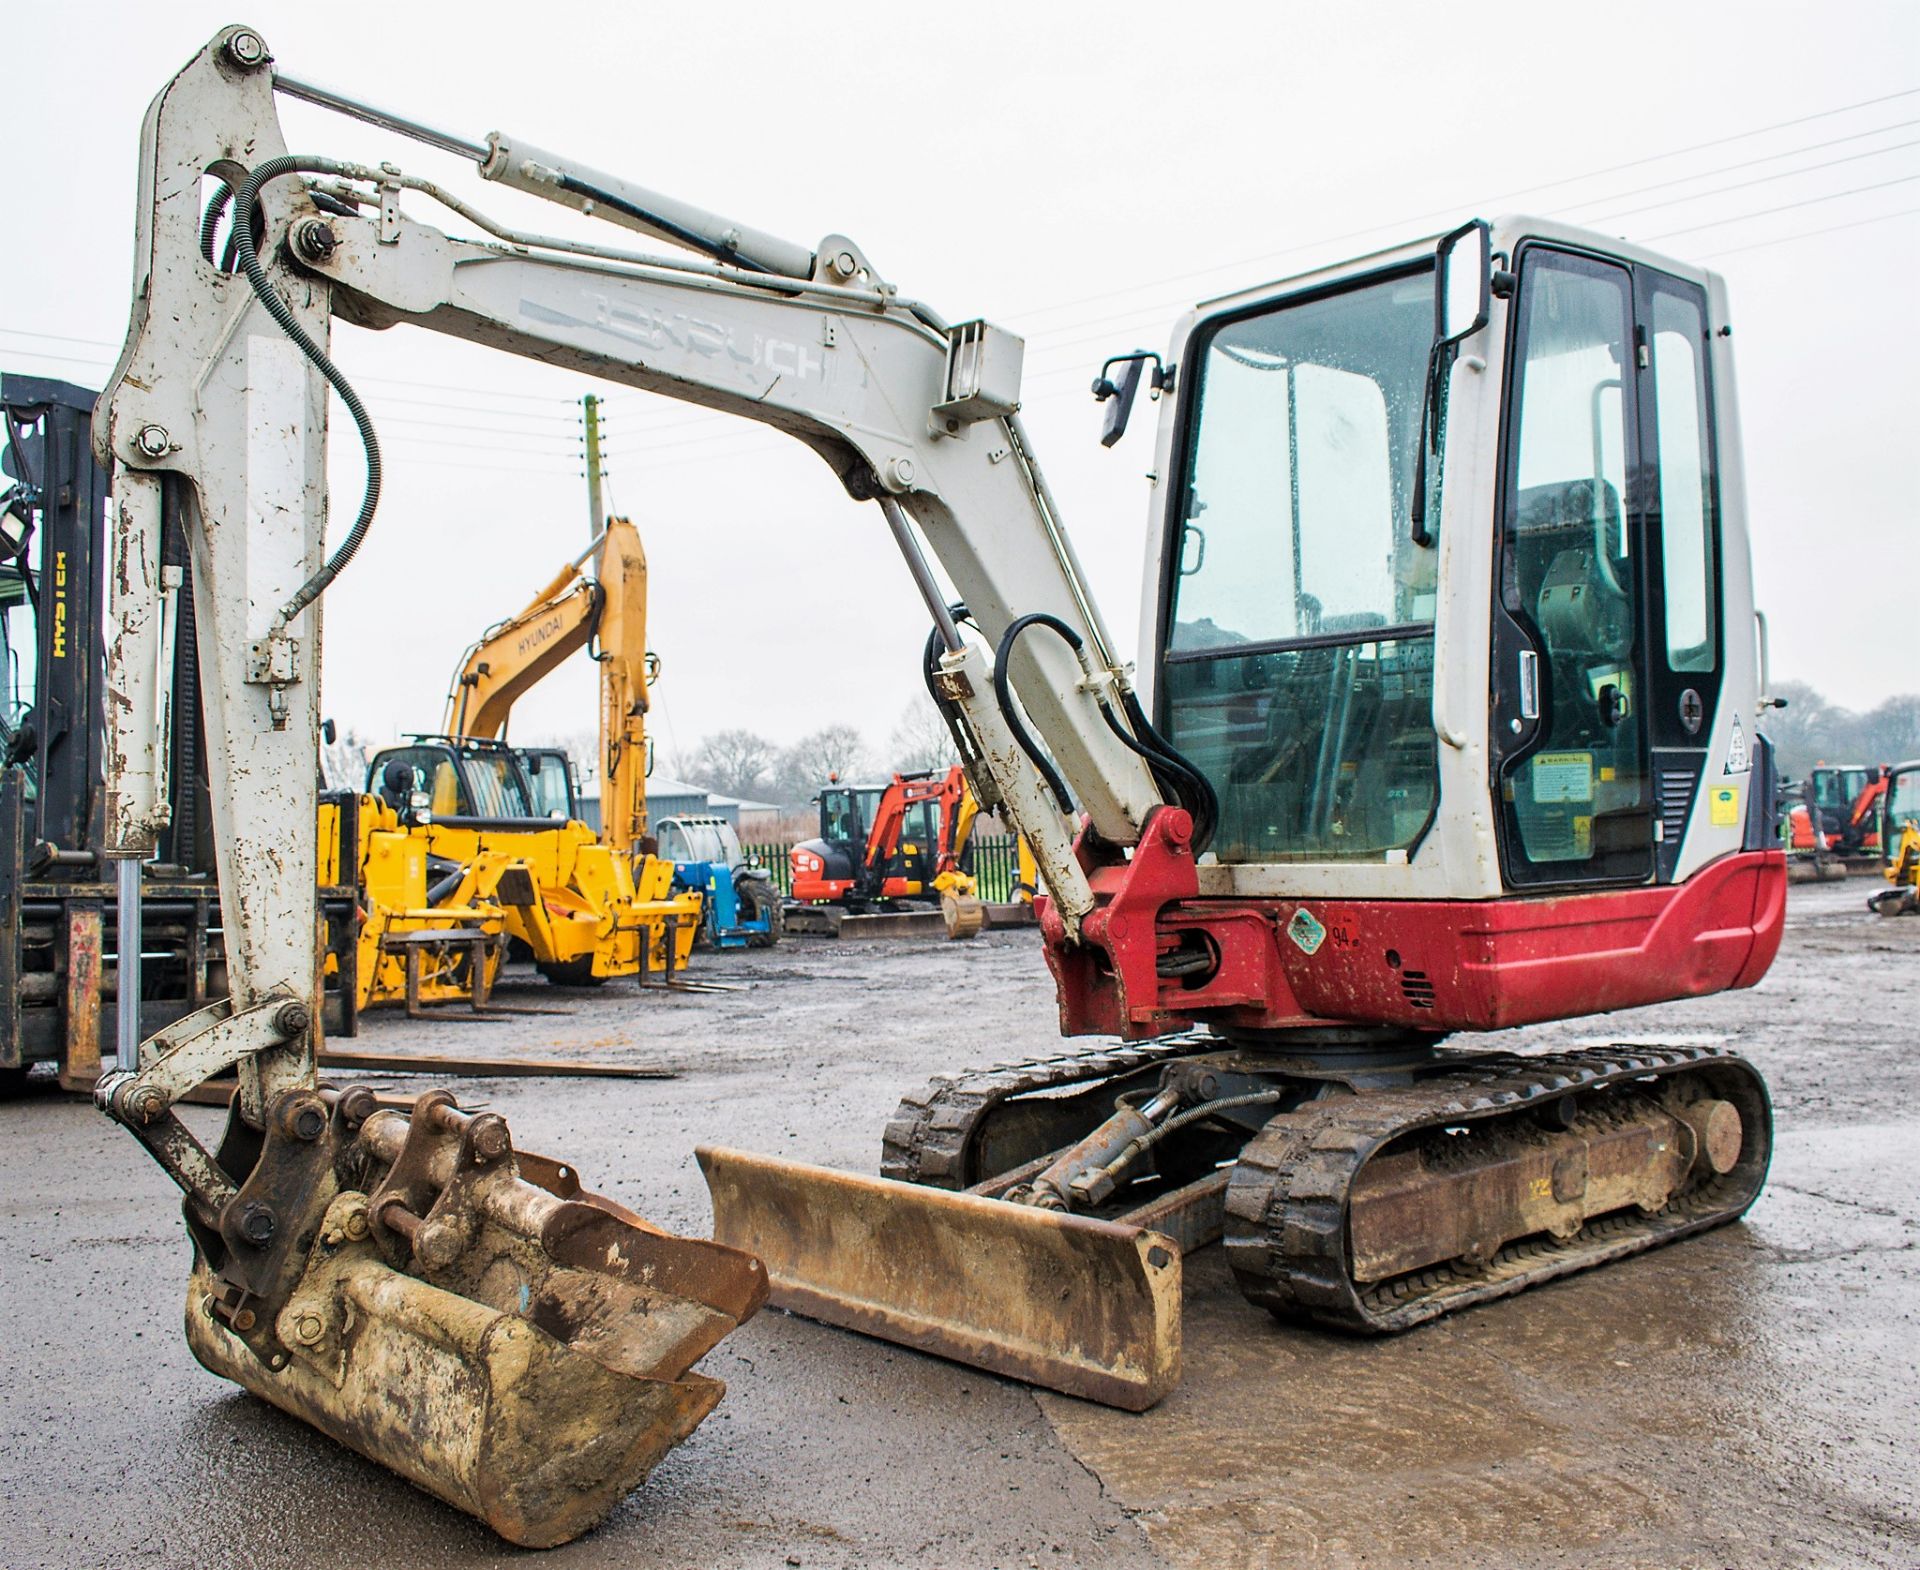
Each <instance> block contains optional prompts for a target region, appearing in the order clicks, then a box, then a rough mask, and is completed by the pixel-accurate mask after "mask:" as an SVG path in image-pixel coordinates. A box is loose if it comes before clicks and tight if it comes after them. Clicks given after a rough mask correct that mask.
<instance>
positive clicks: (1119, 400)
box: [1093, 349, 1173, 447]
mask: <svg viewBox="0 0 1920 1570" xmlns="http://www.w3.org/2000/svg"><path fill="white" fill-rule="evenodd" d="M1149 360H1151V361H1152V362H1153V379H1152V380H1151V381H1150V382H1149V383H1148V384H1147V385H1148V387H1149V388H1150V389H1151V392H1152V396H1153V397H1155V398H1158V397H1159V396H1160V395H1161V394H1162V393H1163V392H1170V391H1172V389H1173V367H1172V366H1170V365H1162V364H1161V363H1160V356H1159V355H1157V354H1155V353H1154V352H1153V351H1152V350H1151V349H1135V350H1134V351H1133V353H1131V354H1116V355H1113V356H1112V357H1110V358H1109V359H1108V360H1107V362H1106V364H1104V365H1102V366H1101V367H1100V374H1099V375H1098V376H1096V377H1095V378H1094V379H1093V396H1094V397H1095V398H1096V399H1097V400H1098V401H1099V402H1101V403H1104V404H1105V405H1106V406H1107V412H1106V415H1105V417H1104V418H1103V419H1102V420H1101V422H1100V445H1101V446H1102V447H1111V446H1113V444H1114V443H1115V442H1117V441H1119V440H1120V438H1121V437H1122V436H1125V435H1126V434H1127V421H1128V420H1130V419H1131V418H1132V417H1133V400H1134V398H1135V397H1136V396H1137V395H1138V393H1139V391H1140V376H1141V373H1142V372H1143V371H1144V370H1145V369H1146V366H1147V361H1149ZM1116 365H1117V366H1119V367H1121V370H1120V375H1119V378H1118V380H1116V379H1115V377H1114V374H1113V368H1114V367H1115V366H1116Z"/></svg>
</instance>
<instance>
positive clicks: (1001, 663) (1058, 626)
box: [993, 611, 1085, 817]
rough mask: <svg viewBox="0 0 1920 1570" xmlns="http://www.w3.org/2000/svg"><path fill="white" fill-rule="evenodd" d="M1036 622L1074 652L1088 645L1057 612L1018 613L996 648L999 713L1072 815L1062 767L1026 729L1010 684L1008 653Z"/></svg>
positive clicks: (1071, 806) (1066, 810) (996, 684)
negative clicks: (1063, 641) (1057, 635)
mask: <svg viewBox="0 0 1920 1570" xmlns="http://www.w3.org/2000/svg"><path fill="white" fill-rule="evenodd" d="M1036 626H1037V627H1046V628H1049V629H1051V630H1052V631H1054V632H1056V633H1058V634H1059V635H1060V636H1061V637H1062V638H1064V639H1065V640H1066V643H1067V647H1068V648H1070V649H1072V650H1073V652H1074V653H1075V654H1079V653H1080V652H1081V650H1082V649H1083V648H1084V647H1085V645H1084V643H1083V642H1082V640H1081V637H1080V634H1079V633H1077V632H1075V631H1074V630H1073V628H1072V627H1070V626H1068V625H1067V623H1065V622H1064V621H1062V620H1061V619H1060V618H1059V617H1058V616H1054V615H1051V614H1050V613H1048V612H1046V611H1034V612H1032V613H1030V614H1028V615H1026V616H1019V617H1016V618H1015V619H1014V621H1013V623H1012V625H1010V626H1009V627H1008V628H1007V630H1006V631H1005V632H1004V633H1003V634H1002V635H1001V637H1000V646H999V648H997V649H995V650H994V651H993V696H994V699H995V701H997V702H998V703H999V705H1000V713H1001V714H1002V715H1003V716H1004V717H1005V719H1006V722H1007V729H1008V730H1010V731H1012V732H1013V739H1014V740H1015V741H1016V742H1018V743H1019V744H1020V750H1021V751H1022V752H1024V753H1025V754H1026V755H1027V757H1028V758H1029V759H1031V760H1032V763H1033V766H1034V767H1035V768H1036V769H1038V770H1039V771H1040V777H1041V778H1042V779H1043V780H1045V781H1046V782H1047V789H1049V790H1050V791H1052V792H1053V799H1054V800H1055V801H1056V802H1058V803H1059V804H1060V810H1061V811H1062V812H1063V813H1065V814H1066V815H1067V816H1069V817H1071V816H1072V815H1073V793H1072V792H1071V791H1069V790H1068V789H1067V782H1066V781H1065V780H1063V779H1062V778H1061V777H1060V771H1059V770H1058V769H1056V768H1055V767H1054V766H1053V759H1051V758H1049V757H1048V756H1047V755H1046V753H1044V752H1042V751H1041V750H1040V744H1039V743H1038V742H1037V741H1035V740H1034V739H1033V733H1032V732H1031V731H1029V730H1028V729H1027V726H1026V722H1025V721H1024V720H1022V719H1021V718H1020V711H1019V709H1018V708H1017V707H1016V706H1015V705H1014V701H1013V688H1012V686H1011V685H1009V682H1008V678H1007V656H1008V655H1009V654H1011V653H1012V652H1013V645H1014V641H1015V640H1016V639H1017V638H1019V636H1020V634H1021V633H1023V632H1025V631H1026V630H1027V629H1028V628H1029V627H1036Z"/></svg>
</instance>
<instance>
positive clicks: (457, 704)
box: [442, 534, 645, 741]
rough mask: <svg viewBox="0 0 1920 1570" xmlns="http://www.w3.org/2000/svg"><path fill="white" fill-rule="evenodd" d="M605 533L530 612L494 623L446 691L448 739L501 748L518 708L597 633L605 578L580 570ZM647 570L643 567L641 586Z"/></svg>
mask: <svg viewBox="0 0 1920 1570" xmlns="http://www.w3.org/2000/svg"><path fill="white" fill-rule="evenodd" d="M605 538H606V536H605V535H604V534H602V535H600V536H599V537H597V538H596V539H595V540H594V542H593V544H592V545H591V546H590V547H588V549H587V550H586V551H585V552H584V553H583V554H582V555H580V556H577V557H575V558H574V559H573V560H572V561H570V562H568V563H567V565H566V566H565V567H563V568H562V569H561V570H560V571H559V572H558V573H556V574H555V575H554V578H553V581H552V582H551V583H549V584H548V585H547V586H546V587H545V588H544V589H542V590H541V591H540V592H539V593H538V594H536V595H535V596H534V597H533V599H532V601H531V602H530V603H529V604H528V605H527V607H526V608H525V609H524V610H522V611H519V612H517V613H516V614H514V615H512V616H509V617H508V618H507V619H506V620H505V621H502V622H496V623H495V624H494V625H493V626H491V627H489V628H488V629H487V630H486V631H485V632H484V633H482V634H481V636H480V638H479V639H478V641H476V642H475V643H474V645H473V646H472V647H471V648H470V649H468V650H467V652H466V653H465V654H464V655H462V656H461V658H460V668H459V669H458V670H456V671H455V672H454V674H453V684H452V685H451V686H450V687H448V689H447V712H446V720H445V722H444V724H443V725H442V729H443V730H444V731H445V732H446V734H447V735H449V736H458V737H462V738H471V739H473V740H475V741H497V740H499V739H500V738H502V737H504V736H505V735H506V731H507V720H508V718H509V716H510V715H511V714H512V713H513V706H514V705H515V704H516V703H518V702H519V701H520V699H521V698H522V697H524V696H525V695H526V694H527V693H528V692H529V691H530V690H531V689H532V688H533V687H534V686H536V685H537V684H538V683H540V682H541V681H543V680H544V679H545V678H546V677H547V676H549V675H550V674H551V673H552V672H554V671H555V670H557V669H559V667H560V666H562V665H564V664H565V663H566V662H567V660H568V659H570V658H571V657H572V656H573V654H574V653H575V652H576V651H577V650H580V649H584V648H586V647H587V645H588V644H590V643H591V642H592V641H593V640H594V638H595V637H596V636H597V635H598V634H599V631H600V623H601V618H602V616H603V614H604V612H605V609H606V590H605V589H604V588H603V586H602V584H601V582H600V579H599V578H598V577H597V576H595V575H593V574H590V573H587V572H585V571H583V570H582V569H583V568H584V567H585V565H586V563H587V561H588V560H589V559H590V558H592V557H594V556H596V555H598V554H599V551H600V547H601V544H602V542H603V541H604V540H605ZM644 572H645V568H644V566H643V567H642V574H643V578H642V581H643V583H644Z"/></svg>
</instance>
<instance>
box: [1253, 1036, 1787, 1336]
mask: <svg viewBox="0 0 1920 1570" xmlns="http://www.w3.org/2000/svg"><path fill="white" fill-rule="evenodd" d="M1693 1074H1699V1075H1700V1076H1701V1077H1703V1078H1706V1079H1709V1080H1710V1081H1712V1082H1713V1086H1714V1090H1715V1093H1716V1094H1720V1095H1728V1094H1729V1093H1731V1099H1733V1100H1734V1101H1735V1103H1736V1105H1737V1106H1738V1108H1739V1111H1740V1115H1741V1118H1742V1121H1743V1122H1744V1123H1745V1124H1746V1126H1747V1128H1748V1130H1749V1140H1751V1138H1752V1136H1753V1133H1754V1131H1755V1124H1756V1120H1757V1121H1758V1125H1759V1133H1760V1134H1761V1135H1762V1136H1763V1138H1762V1143H1761V1145H1760V1147H1759V1149H1758V1152H1757V1154H1756V1153H1752V1150H1753V1147H1752V1146H1751V1144H1750V1143H1749V1144H1748V1146H1747V1148H1746V1149H1743V1152H1742V1157H1741V1160H1740V1162H1739V1163H1738V1164H1737V1165H1736V1166H1735V1167H1734V1169H1733V1171H1732V1172H1730V1173H1728V1174H1727V1175H1726V1176H1725V1177H1719V1178H1714V1179H1712V1180H1710V1181H1708V1182H1706V1183H1703V1184H1697V1185H1695V1186H1694V1187H1692V1188H1689V1189H1686V1190H1683V1191H1682V1192H1681V1193H1680V1194H1678V1195H1676V1196H1675V1198H1674V1199H1673V1200H1672V1202H1670V1203H1669V1204H1668V1205H1667V1207H1666V1208H1665V1209H1663V1210H1661V1211H1659V1212H1658V1213H1656V1214H1654V1215H1643V1214H1641V1213H1640V1212H1638V1211H1630V1212H1617V1213H1615V1214H1613V1215H1609V1216H1603V1217H1600V1218H1598V1219H1597V1220H1595V1221H1592V1222H1590V1223H1588V1225H1587V1226H1585V1227H1584V1228H1582V1229H1581V1231H1579V1232H1578V1233H1576V1234H1575V1235H1574V1236H1573V1237H1571V1238H1569V1239H1567V1240H1565V1241H1564V1242H1562V1241H1558V1240H1555V1239H1552V1238H1531V1239H1525V1240H1522V1241H1520V1242H1518V1243H1515V1244H1512V1245H1509V1246H1508V1247H1507V1248H1504V1249H1502V1250H1501V1251H1500V1252H1499V1253H1498V1254H1496V1255H1494V1256H1493V1258H1492V1259H1491V1260H1489V1261H1488V1262H1487V1264H1486V1265H1485V1266H1483V1267H1479V1268H1474V1267H1471V1266H1467V1265H1439V1266H1434V1267H1432V1268H1430V1269H1427V1270H1423V1271H1418V1272H1415V1273H1413V1274H1412V1275H1410V1276H1406V1277H1400V1278H1397V1279H1395V1280H1393V1281H1389V1282H1383V1283H1379V1284H1376V1285H1374V1286H1371V1287H1362V1286H1360V1285H1359V1284H1358V1283H1356V1282H1355V1281H1354V1280H1353V1279H1352V1277H1351V1275H1350V1273H1349V1266H1348V1262H1347V1245H1346V1231H1347V1195H1348V1192H1349V1190H1350V1189H1351V1187H1352V1185H1353V1181H1354V1179H1355V1178H1356V1177H1357V1175H1358V1174H1359V1172H1360V1169H1361V1167H1362V1166H1363V1165H1364V1164H1365V1163H1366V1161H1367V1160H1368V1158H1369V1157H1371V1156H1373V1155H1374V1154H1375V1153H1376V1152H1378V1151H1380V1150H1381V1149H1382V1148H1383V1147H1384V1146H1386V1145H1387V1144H1388V1143H1390V1142H1391V1141H1393V1140H1395V1139H1398V1138H1400V1137H1401V1136H1403V1135H1406V1134H1409V1133H1414V1132H1417V1131H1419V1130H1421V1129H1433V1128H1445V1127H1449V1126H1453V1125H1457V1124H1468V1125H1471V1124H1474V1123H1480V1122H1486V1121H1488V1120H1489V1119H1492V1118H1504V1117H1505V1116H1508V1115H1511V1114H1512V1113H1514V1112H1518V1111H1522V1110H1524V1109H1525V1108H1527V1107H1528V1106H1530V1105H1535V1104H1539V1103H1544V1102H1548V1101H1551V1100H1553V1099H1554V1098H1556V1097H1559V1096H1563V1095H1565V1094H1567V1093H1568V1092H1569V1091H1581V1090H1590V1089H1599V1088H1602V1087H1604V1086H1608V1085H1612V1084H1618V1083H1620V1082H1623V1081H1630V1080H1634V1079H1639V1078H1643V1077H1645V1076H1648V1075H1658V1076H1660V1077H1661V1078H1671V1077H1674V1076H1676V1075H1693ZM1771 1144H1772V1120H1771V1111H1770V1108H1769V1106H1768V1102H1767V1093H1766V1086H1765V1083H1764V1081H1762V1080H1761V1078H1760V1076H1759V1074H1758V1073H1757V1072H1756V1071H1755V1070H1754V1069H1753V1067H1752V1066H1751V1065H1750V1064H1748V1063H1747V1062H1746V1061H1745V1060H1744V1059H1742V1058H1739V1057H1737V1056H1735V1055H1733V1054H1732V1053H1729V1052H1726V1051H1723V1050H1720V1049H1716V1048H1707V1047H1687V1046H1671V1047H1614V1048H1607V1049H1601V1050H1597V1051H1587V1052H1575V1053H1557V1054H1555V1055H1553V1056H1551V1057H1542V1058H1525V1057H1515V1056H1512V1055H1510V1054H1504V1053H1503V1054H1498V1055H1492V1054H1489V1055H1487V1056H1484V1057H1478V1058H1474V1059H1471V1060H1469V1061H1467V1062H1466V1063H1464V1064H1463V1065H1462V1066H1461V1067H1460V1068H1459V1069H1456V1070H1453V1071H1450V1072H1448V1073H1446V1074H1443V1075H1438V1076H1435V1077H1432V1078H1426V1079H1422V1080H1419V1081H1417V1082H1416V1083H1414V1084H1413V1085H1410V1086H1408V1087H1406V1088H1404V1089H1396V1090H1389V1091H1374V1092H1369V1093H1367V1094H1364V1095H1358V1096H1340V1097H1334V1098H1330V1099H1328V1100H1325V1101H1316V1102H1313V1103H1311V1104H1309V1105H1307V1106H1305V1107H1302V1108H1300V1109H1298V1110H1297V1111H1293V1112H1287V1113H1282V1114H1281V1115H1279V1116H1278V1117H1276V1118H1274V1119H1273V1120H1272V1122H1270V1123H1268V1124H1267V1126H1266V1127H1265V1128H1264V1129H1263V1130H1262V1131H1261V1132H1260V1134H1258V1135H1257V1136H1256V1137H1255V1138H1254V1139H1252V1140H1251V1141H1249V1142H1248V1144H1247V1145H1246V1147H1245V1148H1244V1149H1243V1150H1242V1151H1241V1154H1240V1159H1239V1161H1238V1162H1237V1163H1236V1165H1235V1167H1234V1171H1233V1176H1232V1179H1231V1181H1230V1185H1229V1188H1228V1191H1227V1220H1226V1246H1227V1259H1228V1262H1229V1263H1230V1264H1231V1265H1232V1267H1233V1272H1234V1275H1235V1277H1236V1278H1237V1279H1238V1281H1239V1284H1240V1290H1241V1291H1242V1292H1243V1293H1244V1294H1245V1295H1246V1297H1247V1298H1248V1299H1249V1300H1250V1301H1252V1302H1255V1303H1258V1304H1260V1305H1262V1306H1263V1307H1265V1308H1267V1309H1270V1310H1271V1311H1272V1312H1273V1313H1274V1314H1275V1315H1277V1316H1279V1317H1281V1318H1285V1319H1305V1320H1312V1321H1315V1322H1317V1323H1320V1324H1323V1325H1333V1326H1337V1327H1339V1328H1342V1329H1346V1330H1355V1331H1365V1332H1374V1333H1378V1332H1384V1331H1394V1330H1404V1329H1406V1328H1407V1327H1409V1326H1411V1325H1416V1324H1419V1323H1421V1322H1422V1321H1424V1320H1429V1319H1434V1318H1437V1317H1438V1316H1440V1315H1441V1314H1445V1313H1448V1312H1450V1311H1452V1310H1453V1309H1456V1308H1465V1307H1467V1306H1468V1305H1470V1304H1473V1303H1481V1302H1485V1301H1487V1300H1489V1299H1492V1298H1497V1297H1506V1296H1509V1295H1511V1294H1513V1293H1516V1292H1520V1291H1523V1290H1525V1289H1526V1288H1527V1287H1530V1286H1534V1285H1537V1284H1538V1283H1540V1282H1543V1281H1549V1280H1552V1279H1554V1278H1555V1277H1557V1276H1564V1275H1569V1274H1571V1273H1572V1272H1574V1271H1577V1270H1585V1269H1588V1268H1590V1267H1592V1266H1594V1265H1599V1264H1604V1263H1606V1262H1607V1261H1609V1260H1613V1259H1618V1258H1620V1257H1621V1256H1623V1255H1626V1254H1632V1253H1638V1252H1640V1251H1641V1250H1643V1249H1648V1248H1653V1247H1655V1246H1656V1245H1658V1244H1661V1243H1665V1242H1669V1241H1672V1240H1673V1239H1675V1238H1679V1237H1684V1236H1686V1235H1687V1234H1688V1233H1692V1232H1700V1231H1704V1230H1705V1229H1706V1228H1708V1227H1712V1226H1717V1225H1719V1224H1720V1223H1722V1222H1726V1221H1731V1220H1733V1219H1734V1218H1735V1217H1737V1216H1739V1215H1740V1214H1741V1213H1742V1212H1743V1211H1744V1210H1745V1209H1746V1208H1747V1206H1748V1205H1750V1204H1751V1203H1752V1202H1753V1200H1754V1198H1755V1196H1757V1195H1758V1193H1759V1191H1760V1187H1761V1184H1762V1182H1763V1181H1764V1180H1765V1175H1766V1158H1767V1155H1768V1153H1769V1152H1770V1150H1771Z"/></svg>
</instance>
